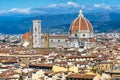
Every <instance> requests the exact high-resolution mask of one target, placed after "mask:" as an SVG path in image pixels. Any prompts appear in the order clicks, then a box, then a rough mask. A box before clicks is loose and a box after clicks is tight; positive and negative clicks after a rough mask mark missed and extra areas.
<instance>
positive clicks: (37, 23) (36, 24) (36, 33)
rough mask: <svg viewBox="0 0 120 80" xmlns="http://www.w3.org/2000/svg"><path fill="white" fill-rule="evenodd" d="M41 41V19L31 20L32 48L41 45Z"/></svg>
mask: <svg viewBox="0 0 120 80" xmlns="http://www.w3.org/2000/svg"><path fill="white" fill-rule="evenodd" d="M41 42H42V41H41V20H33V48H40V47H42V44H41Z"/></svg>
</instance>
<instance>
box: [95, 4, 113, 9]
mask: <svg viewBox="0 0 120 80" xmlns="http://www.w3.org/2000/svg"><path fill="white" fill-rule="evenodd" d="M94 7H95V8H103V9H111V7H110V6H109V5H107V4H104V3H102V4H94Z"/></svg>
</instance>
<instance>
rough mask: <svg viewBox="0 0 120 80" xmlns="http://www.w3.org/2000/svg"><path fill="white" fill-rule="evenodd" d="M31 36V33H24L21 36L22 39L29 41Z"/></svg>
mask: <svg viewBox="0 0 120 80" xmlns="http://www.w3.org/2000/svg"><path fill="white" fill-rule="evenodd" d="M31 35H32V34H31V32H26V33H25V34H23V36H22V39H23V40H29V39H30V36H31Z"/></svg>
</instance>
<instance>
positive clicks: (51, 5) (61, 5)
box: [47, 1, 80, 8]
mask: <svg viewBox="0 0 120 80" xmlns="http://www.w3.org/2000/svg"><path fill="white" fill-rule="evenodd" d="M59 7H80V5H79V4H78V3H76V2H71V1H69V2H67V3H59V4H50V5H48V6H47V8H59Z"/></svg>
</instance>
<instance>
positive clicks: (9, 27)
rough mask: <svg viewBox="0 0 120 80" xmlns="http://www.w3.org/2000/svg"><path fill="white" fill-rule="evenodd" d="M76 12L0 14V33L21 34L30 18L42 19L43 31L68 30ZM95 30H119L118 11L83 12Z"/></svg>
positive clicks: (119, 16) (28, 25)
mask: <svg viewBox="0 0 120 80" xmlns="http://www.w3.org/2000/svg"><path fill="white" fill-rule="evenodd" d="M77 16H78V13H67V14H56V15H55V14H54V15H47V14H45V15H37V16H36V15H35V16H32V17H30V16H21V15H20V16H13V15H12V16H10V15H9V16H0V33H7V34H19V33H20V34H21V33H25V32H26V31H29V29H30V28H32V20H34V19H40V20H42V32H43V33H53V32H56V33H61V32H62V33H64V32H68V30H69V26H70V24H71V23H72V21H73V20H74V19H75V18H76V17H77ZM84 16H85V17H86V18H87V19H88V20H89V21H90V22H91V23H92V25H93V27H94V30H95V32H111V31H120V13H112V12H109V13H85V14H84Z"/></svg>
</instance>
